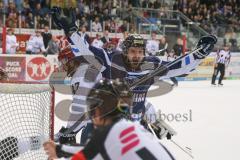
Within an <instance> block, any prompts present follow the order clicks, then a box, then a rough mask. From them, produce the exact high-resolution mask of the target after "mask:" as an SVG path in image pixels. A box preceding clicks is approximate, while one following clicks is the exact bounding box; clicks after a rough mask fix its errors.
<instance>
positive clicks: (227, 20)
mask: <svg viewBox="0 0 240 160" xmlns="http://www.w3.org/2000/svg"><path fill="white" fill-rule="evenodd" d="M173 9H174V10H180V11H181V12H183V13H184V14H185V15H186V16H187V17H189V18H190V19H191V20H192V21H194V22H196V23H198V24H199V25H200V26H201V27H202V28H203V29H204V30H206V31H207V32H208V33H212V34H215V35H218V36H219V37H224V45H228V44H230V46H231V50H232V51H234V50H237V49H238V48H237V47H238V46H237V37H238V35H237V33H238V32H240V28H239V25H240V0H176V1H175V3H174V6H173Z"/></svg>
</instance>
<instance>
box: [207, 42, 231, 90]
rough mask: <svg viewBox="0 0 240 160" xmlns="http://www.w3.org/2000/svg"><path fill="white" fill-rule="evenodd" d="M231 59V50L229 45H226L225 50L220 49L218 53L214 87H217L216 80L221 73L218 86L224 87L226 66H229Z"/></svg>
mask: <svg viewBox="0 0 240 160" xmlns="http://www.w3.org/2000/svg"><path fill="white" fill-rule="evenodd" d="M230 58H231V54H230V50H229V45H225V46H224V47H223V49H220V50H219V51H218V52H217V56H216V64H215V65H214V72H213V76H212V85H216V84H215V80H216V77H217V75H218V73H219V72H220V77H219V80H218V85H220V86H222V85H223V84H222V80H223V77H224V74H225V66H228V64H229V62H230Z"/></svg>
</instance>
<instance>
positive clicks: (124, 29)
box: [118, 20, 129, 32]
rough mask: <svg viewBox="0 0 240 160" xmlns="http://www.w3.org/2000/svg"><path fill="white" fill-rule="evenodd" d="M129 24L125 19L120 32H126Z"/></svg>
mask: <svg viewBox="0 0 240 160" xmlns="http://www.w3.org/2000/svg"><path fill="white" fill-rule="evenodd" d="M128 26H129V24H128V22H127V20H124V21H123V24H122V25H121V26H120V27H119V29H118V32H125V31H127V30H128V28H129V27H128Z"/></svg>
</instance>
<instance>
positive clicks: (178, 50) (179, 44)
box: [173, 37, 184, 56]
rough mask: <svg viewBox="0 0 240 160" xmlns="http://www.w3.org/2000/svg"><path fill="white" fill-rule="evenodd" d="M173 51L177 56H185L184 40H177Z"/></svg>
mask: <svg viewBox="0 0 240 160" xmlns="http://www.w3.org/2000/svg"><path fill="white" fill-rule="evenodd" d="M173 50H174V52H175V54H176V56H181V55H183V54H184V53H183V43H182V39H181V38H180V37H179V38H177V43H176V44H175V45H174V46H173Z"/></svg>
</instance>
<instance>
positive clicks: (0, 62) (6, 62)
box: [0, 56, 26, 81]
mask: <svg viewBox="0 0 240 160" xmlns="http://www.w3.org/2000/svg"><path fill="white" fill-rule="evenodd" d="M25 66H26V58H25V57H8V56H5V57H1V58H0V67H2V68H3V69H4V70H5V71H6V72H7V75H8V77H9V79H10V80H14V81H25V72H26V68H25Z"/></svg>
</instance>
